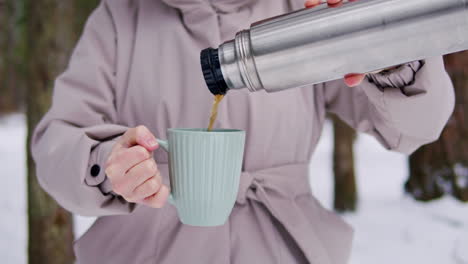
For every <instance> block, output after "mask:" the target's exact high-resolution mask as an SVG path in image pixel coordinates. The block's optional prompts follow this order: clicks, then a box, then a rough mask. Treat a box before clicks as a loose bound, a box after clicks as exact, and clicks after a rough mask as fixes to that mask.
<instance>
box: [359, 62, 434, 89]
mask: <svg viewBox="0 0 468 264" xmlns="http://www.w3.org/2000/svg"><path fill="white" fill-rule="evenodd" d="M424 64H425V62H424V61H422V60H420V61H413V62H410V63H407V64H403V65H400V66H398V68H396V69H392V70H384V71H382V72H379V73H371V74H368V75H367V79H368V80H369V82H370V83H373V84H375V85H376V86H377V87H378V88H379V89H384V88H404V87H406V86H409V85H412V84H414V82H415V80H416V73H417V72H418V71H419V70H420V69H421V68H422V67H423V66H424Z"/></svg>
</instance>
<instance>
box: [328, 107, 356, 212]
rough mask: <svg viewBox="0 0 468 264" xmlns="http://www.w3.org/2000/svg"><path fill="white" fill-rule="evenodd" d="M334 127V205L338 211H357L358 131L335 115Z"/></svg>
mask: <svg viewBox="0 0 468 264" xmlns="http://www.w3.org/2000/svg"><path fill="white" fill-rule="evenodd" d="M333 127H334V151H333V172H334V179H335V199H334V207H335V210H336V211H338V212H346V211H355V210H356V207H357V202H358V195H357V187H356V180H355V176H354V154H353V144H354V139H355V137H356V133H355V132H354V130H353V129H352V128H350V127H349V126H348V125H347V124H345V123H344V122H343V121H341V120H340V119H339V118H337V117H335V116H333Z"/></svg>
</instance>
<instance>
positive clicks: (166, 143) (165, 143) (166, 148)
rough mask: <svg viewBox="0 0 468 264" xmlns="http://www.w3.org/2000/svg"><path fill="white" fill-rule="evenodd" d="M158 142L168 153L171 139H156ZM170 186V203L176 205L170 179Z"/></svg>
mask: <svg viewBox="0 0 468 264" xmlns="http://www.w3.org/2000/svg"><path fill="white" fill-rule="evenodd" d="M156 141H157V142H158V144H159V146H161V147H162V148H163V149H164V150H165V151H166V152H167V153H169V141H167V140H162V139H156ZM169 188H171V193H170V194H169V198H168V199H167V200H168V201H169V203H171V204H172V205H174V206H175V201H174V197H173V196H172V187H171V181H170V179H169Z"/></svg>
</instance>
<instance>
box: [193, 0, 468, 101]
mask: <svg viewBox="0 0 468 264" xmlns="http://www.w3.org/2000/svg"><path fill="white" fill-rule="evenodd" d="M467 49H468V0H361V1H358V2H352V3H351V2H350V3H345V4H344V5H343V6H342V7H340V8H328V7H326V5H323V6H322V7H320V8H317V9H316V8H314V9H303V10H300V11H296V12H293V13H289V14H286V15H282V16H279V17H275V18H271V19H267V20H264V21H260V22H257V23H255V24H253V25H252V26H251V28H250V29H247V30H244V31H241V32H239V33H237V35H236V37H235V39H233V40H231V41H227V42H225V43H223V44H222V45H220V46H219V48H218V49H217V50H215V49H211V50H208V49H207V50H205V51H203V52H202V56H201V59H202V67H203V72H204V75H205V80H206V81H207V84H208V86H209V88H210V90H211V91H212V92H213V93H223V92H224V93H225V92H226V91H227V90H229V89H242V88H248V89H249V90H250V91H252V92H253V91H259V90H262V89H265V90H266V91H267V92H275V91H280V90H284V89H288V88H293V87H300V86H304V85H310V84H316V83H322V82H325V81H330V80H336V79H340V78H343V77H344V76H345V75H346V74H349V73H366V72H373V71H376V70H379V69H383V68H387V67H390V66H395V65H399V64H402V63H406V62H410V61H414V60H420V59H425V58H429V57H434V56H439V55H445V54H449V53H454V52H457V51H461V50H467Z"/></svg>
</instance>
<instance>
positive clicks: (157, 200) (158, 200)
mask: <svg viewBox="0 0 468 264" xmlns="http://www.w3.org/2000/svg"><path fill="white" fill-rule="evenodd" d="M169 193H170V190H169V188H168V187H167V186H166V185H163V186H161V188H160V189H159V192H157V193H156V194H154V195H151V196H150V197H147V198H145V199H144V200H143V201H142V203H143V204H145V205H147V206H149V207H153V208H162V207H163V206H164V205H165V204H166V202H167V199H168V197H169Z"/></svg>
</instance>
